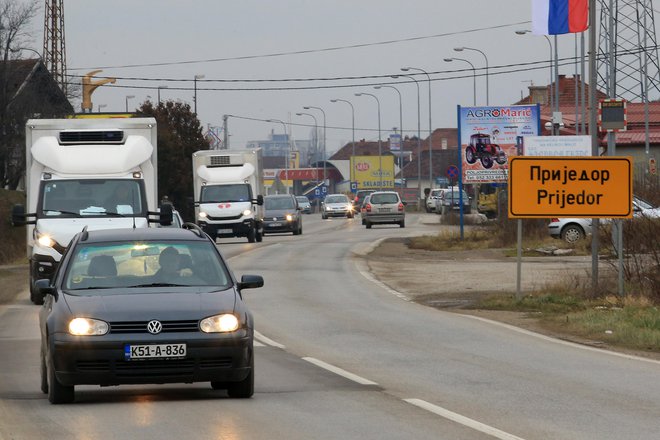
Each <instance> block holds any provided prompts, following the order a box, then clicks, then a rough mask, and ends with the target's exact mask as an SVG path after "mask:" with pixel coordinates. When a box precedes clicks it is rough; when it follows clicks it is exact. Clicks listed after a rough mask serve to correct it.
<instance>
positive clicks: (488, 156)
mask: <svg viewBox="0 0 660 440" xmlns="http://www.w3.org/2000/svg"><path fill="white" fill-rule="evenodd" d="M477 159H479V160H480V161H481V165H483V167H484V168H491V167H492V166H493V161H497V163H498V164H500V165H504V164H505V163H506V153H505V152H504V151H502V149H501V148H500V146H499V145H497V144H493V143H491V142H490V135H489V134H486V133H476V134H473V135H472V136H470V145H468V146H467V148H466V149H465V160H466V162H467V163H469V164H473V163H475V162H476V161H477Z"/></svg>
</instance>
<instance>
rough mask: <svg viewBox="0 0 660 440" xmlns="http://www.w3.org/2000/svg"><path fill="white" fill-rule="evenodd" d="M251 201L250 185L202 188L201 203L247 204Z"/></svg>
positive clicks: (208, 186)
mask: <svg viewBox="0 0 660 440" xmlns="http://www.w3.org/2000/svg"><path fill="white" fill-rule="evenodd" d="M250 200H252V191H251V189H250V185H248V184H247V183H244V184H234V185H207V186H203V187H202V193H201V195H200V202H201V203H220V202H249V201H250Z"/></svg>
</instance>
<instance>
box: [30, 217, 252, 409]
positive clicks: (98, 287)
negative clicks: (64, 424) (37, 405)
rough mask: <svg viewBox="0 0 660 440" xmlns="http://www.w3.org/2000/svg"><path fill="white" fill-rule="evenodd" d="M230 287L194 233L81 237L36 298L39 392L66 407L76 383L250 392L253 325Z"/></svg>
mask: <svg viewBox="0 0 660 440" xmlns="http://www.w3.org/2000/svg"><path fill="white" fill-rule="evenodd" d="M262 286H263V278H262V277H261V276H258V275H244V276H243V277H242V278H241V281H237V280H236V279H235V278H234V276H233V274H232V272H231V271H230V270H229V269H228V267H227V265H226V263H225V261H224V259H223V257H222V255H221V254H220V252H219V251H218V249H217V248H216V246H215V244H214V243H213V241H212V240H211V239H210V238H209V237H208V235H206V234H205V233H204V232H203V231H202V230H201V229H200V228H199V227H198V226H196V225H194V224H190V223H186V224H184V226H183V228H181V229H178V228H177V229H173V228H146V229H115V230H99V231H82V232H80V233H78V234H76V236H74V238H73V240H72V241H71V244H70V245H69V247H68V250H67V251H66V253H65V255H64V257H63V258H62V262H61V264H60V266H59V268H58V270H57V272H56V274H55V277H54V279H53V281H52V282H50V281H49V280H39V281H37V288H38V289H39V290H40V291H41V292H42V293H43V294H45V302H44V305H43V307H42V308H41V311H40V314H39V324H40V328H41V390H42V391H43V392H44V393H47V394H48V400H50V402H51V403H69V402H72V401H73V400H74V397H75V395H74V387H75V386H76V385H83V384H85V385H101V386H108V385H122V384H164V383H192V382H205V381H208V382H210V383H211V387H212V388H213V389H226V390H227V393H228V394H229V396H231V397H239V398H248V397H251V396H252V394H253V393H254V351H253V338H254V323H253V319H252V315H251V313H250V311H249V310H248V308H247V307H246V305H245V303H244V302H243V295H242V290H243V289H248V288H256V287H262Z"/></svg>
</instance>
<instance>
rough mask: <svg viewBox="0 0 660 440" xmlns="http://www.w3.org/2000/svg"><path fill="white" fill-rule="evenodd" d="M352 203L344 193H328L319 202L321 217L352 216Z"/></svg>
mask: <svg viewBox="0 0 660 440" xmlns="http://www.w3.org/2000/svg"><path fill="white" fill-rule="evenodd" d="M353 216H354V211H353V203H351V201H350V200H349V198H348V196H347V195H346V194H328V195H327V196H325V199H323V202H322V203H321V218H322V219H327V218H328V217H346V218H353Z"/></svg>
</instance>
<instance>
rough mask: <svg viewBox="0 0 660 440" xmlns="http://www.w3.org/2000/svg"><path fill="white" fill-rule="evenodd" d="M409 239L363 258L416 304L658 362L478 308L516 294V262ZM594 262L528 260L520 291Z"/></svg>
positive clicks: (526, 318)
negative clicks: (488, 299) (484, 300)
mask: <svg viewBox="0 0 660 440" xmlns="http://www.w3.org/2000/svg"><path fill="white" fill-rule="evenodd" d="M407 240H408V239H407V238H390V239H386V240H384V241H382V242H380V243H378V244H377V245H376V246H374V247H373V249H371V250H370V251H367V252H365V253H364V255H363V258H364V259H365V260H366V263H367V265H368V267H369V270H370V272H371V273H372V275H373V276H374V277H375V278H377V279H378V280H379V281H381V282H383V283H384V284H386V285H387V286H389V287H390V288H392V289H394V290H396V291H397V292H400V293H402V294H404V295H405V296H407V297H408V298H410V299H411V300H412V301H414V302H417V303H420V304H424V305H427V306H430V307H435V308H438V309H442V310H446V311H450V312H456V313H462V314H469V315H475V316H479V317H483V318H486V319H491V320H493V321H498V322H502V323H506V324H510V325H513V326H516V327H519V328H523V329H526V330H529V331H533V332H536V333H540V334H543V335H546V336H550V337H554V338H558V339H563V340H567V341H571V342H576V343H579V344H584V345H589V346H592V347H597V348H603V349H608V350H612V351H618V352H622V353H627V354H633V355H637V356H640V357H646V358H653V359H656V360H660V353H654V352H640V351H632V350H624V349H620V348H617V347H612V346H610V345H609V344H607V343H605V342H604V341H598V340H587V339H584V338H581V337H578V336H576V335H573V334H570V333H566V332H565V331H562V330H563V329H562V328H552V327H549V326H548V324H546V323H544V322H542V321H541V320H540V319H539V318H538V316H534V314H530V313H522V312H509V311H498V310H482V309H475V308H474V307H475V304H476V302H477V300H478V299H479V298H481V297H483V296H485V295H490V294H492V293H510V294H512V295H515V293H516V290H517V260H516V258H512V257H507V256H506V255H505V254H504V252H503V251H502V250H498V249H482V250H470V251H447V252H437V251H427V250H418V249H410V248H409V247H408V246H407V244H406V243H407ZM591 264H592V262H591V257H590V256H586V257H585V256H579V257H576V256H540V257H525V258H523V260H522V264H521V292H522V293H523V294H524V293H525V292H532V291H534V290H537V289H539V288H540V287H542V286H543V285H545V284H548V283H557V282H559V281H560V280H562V279H567V278H568V279H570V278H569V277H574V276H575V275H580V274H582V275H587V274H589V273H590V270H591ZM394 268H395V269H396V270H393V269H394Z"/></svg>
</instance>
